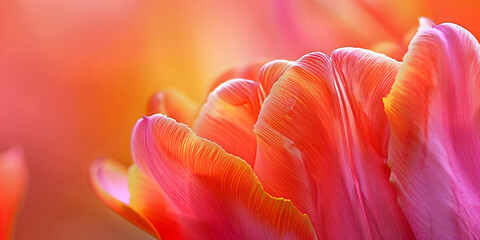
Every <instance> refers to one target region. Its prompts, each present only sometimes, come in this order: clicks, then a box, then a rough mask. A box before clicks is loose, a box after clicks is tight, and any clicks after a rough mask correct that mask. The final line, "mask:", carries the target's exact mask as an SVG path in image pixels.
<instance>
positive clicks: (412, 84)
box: [384, 19, 480, 239]
mask: <svg viewBox="0 0 480 240" xmlns="http://www.w3.org/2000/svg"><path fill="white" fill-rule="evenodd" d="M421 24H422V26H421V27H420V28H419V30H418V33H417V34H416V36H415V37H414V39H413V40H412V42H411V44H410V46H409V50H408V53H407V54H406V56H405V57H404V63H403V65H402V68H401V69H400V72H399V74H398V76H397V78H396V82H395V84H394V86H393V88H392V92H391V94H390V95H389V96H388V97H387V98H386V99H385V100H384V102H385V109H386V112H387V116H388V120H389V122H390V126H391V137H390V146H389V159H388V164H389V166H390V168H391V170H392V173H391V176H390V179H391V181H392V183H393V185H394V187H395V190H396V192H397V196H398V201H399V204H400V206H401V207H402V210H403V212H404V213H405V216H406V218H407V219H408V221H409V222H410V225H411V227H412V229H413V231H414V233H415V236H416V237H417V238H418V239H475V238H478V236H480V137H479V136H480V131H479V125H480V124H479V123H480V118H479V116H480V115H479V112H480V111H479V109H480V82H479V81H480V75H479V74H480V64H479V63H480V57H479V56H480V46H479V44H478V42H477V40H476V39H475V37H474V36H473V35H471V34H470V33H469V32H468V31H466V30H465V29H463V28H461V27H459V26H458V25H454V24H441V25H434V24H433V23H432V22H431V21H429V20H426V19H423V20H422V21H421Z"/></svg>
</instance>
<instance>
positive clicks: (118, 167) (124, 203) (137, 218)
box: [90, 158, 159, 237]
mask: <svg viewBox="0 0 480 240" xmlns="http://www.w3.org/2000/svg"><path fill="white" fill-rule="evenodd" d="M90 184H91V186H92V189H93V191H94V193H95V195H97V197H98V198H100V200H101V201H102V202H103V203H105V204H106V205H107V206H108V207H109V208H111V209H112V210H114V211H115V212H117V213H118V214H120V215H121V216H123V217H124V218H126V219H127V220H128V221H130V222H131V223H133V224H135V225H136V226H138V227H140V228H141V229H143V230H145V231H146V232H148V233H149V234H151V235H153V236H155V237H158V236H159V235H158V233H157V231H156V229H155V227H154V226H153V225H152V224H151V223H150V221H149V220H148V219H147V218H146V217H144V216H143V215H142V214H141V213H138V212H136V211H135V210H133V209H132V208H131V207H130V206H129V203H130V192H129V191H128V178H127V167H126V166H123V165H122V164H120V163H118V162H116V161H114V160H111V159H107V158H100V159H97V160H96V161H95V162H93V163H92V165H91V166H90Z"/></svg>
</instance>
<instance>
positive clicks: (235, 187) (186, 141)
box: [132, 115, 316, 239]
mask: <svg viewBox="0 0 480 240" xmlns="http://www.w3.org/2000/svg"><path fill="white" fill-rule="evenodd" d="M132 149H133V155H134V159H135V162H136V164H137V165H138V166H140V168H143V169H144V170H146V171H148V172H150V173H151V174H152V176H154V178H155V180H156V181H157V182H158V184H159V185H160V186H161V188H162V189H163V190H164V192H165V194H166V195H167V196H168V198H169V199H171V200H172V202H173V203H175V205H176V208H177V210H178V211H179V212H181V213H182V216H184V217H185V218H187V219H191V220H193V221H192V222H194V223H195V224H192V226H190V228H189V231H190V232H192V234H194V235H197V236H202V237H203V238H206V239H252V238H257V239H279V238H292V239H293V238H295V239H315V238H316V236H315V233H314V231H313V228H312V226H311V223H310V220H309V218H308V217H307V216H306V215H303V214H301V213H300V212H299V211H298V210H297V209H296V208H295V207H294V206H293V204H292V203H291V202H290V201H288V200H284V199H277V198H273V197H271V196H269V195H267V194H266V193H265V192H264V191H263V188H262V187H261V185H260V183H259V182H258V180H257V178H256V177H255V175H254V174H253V172H252V169H251V168H250V166H249V165H248V164H247V163H246V162H245V161H243V160H242V159H240V158H237V157H235V156H233V155H230V154H227V153H226V152H225V151H224V150H223V149H222V148H220V147H219V146H218V145H217V144H215V143H213V142H210V141H207V140H205V139H202V138H199V137H197V136H196V135H195V134H194V133H193V132H192V131H191V130H190V129H189V128H188V127H187V126H185V125H183V124H179V123H176V122H175V121H174V120H173V119H170V118H167V117H166V116H163V115H153V116H151V117H145V118H144V119H142V120H139V122H138V123H137V125H136V127H135V130H134V133H133V139H132Z"/></svg>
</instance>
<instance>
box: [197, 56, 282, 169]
mask: <svg viewBox="0 0 480 240" xmlns="http://www.w3.org/2000/svg"><path fill="white" fill-rule="evenodd" d="M289 66H290V62H288V61H272V62H270V63H268V64H266V65H265V66H264V67H262V68H261V70H259V72H258V78H256V79H257V81H258V82H255V81H252V80H245V79H232V80H229V81H227V82H225V83H223V84H221V85H220V86H219V87H218V88H217V89H215V90H214V91H213V92H212V93H211V94H210V96H209V98H208V101H207V103H206V104H205V105H204V106H203V107H202V110H201V111H200V113H199V116H198V118H197V120H196V121H195V124H194V126H193V130H194V131H195V133H196V134H197V135H198V136H199V137H202V138H205V139H208V140H210V141H213V142H215V143H217V144H218V145H220V146H221V147H222V148H223V149H224V150H225V151H226V152H228V153H230V154H233V155H235V156H239V157H240V158H242V159H244V160H245V161H247V162H248V164H250V166H252V167H253V166H254V162H255V153H256V148H257V141H256V136H255V134H254V133H253V125H254V124H255V122H256V121H257V117H258V113H259V112H260V108H261V106H262V103H263V101H264V100H265V98H266V96H267V95H268V94H269V93H270V88H271V87H272V85H273V84H274V83H275V82H276V80H277V79H278V78H279V77H280V75H281V74H283V72H285V70H286V69H287V68H288V67H289Z"/></svg>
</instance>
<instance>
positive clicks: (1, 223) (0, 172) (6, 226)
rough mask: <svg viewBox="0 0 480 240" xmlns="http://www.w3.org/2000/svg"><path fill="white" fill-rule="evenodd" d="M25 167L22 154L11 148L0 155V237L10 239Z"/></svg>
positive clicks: (19, 200)
mask: <svg viewBox="0 0 480 240" xmlns="http://www.w3.org/2000/svg"><path fill="white" fill-rule="evenodd" d="M26 185H27V167H26V165H25V162H24V160H23V154H22V152H21V151H20V150H18V149H11V150H8V151H7V152H4V153H2V154H1V155H0V189H1V191H2V192H1V194H0V239H12V236H13V228H14V225H15V218H16V215H17V212H18V209H19V208H20V204H21V202H22V200H23V197H24V195H25V191H26V187H27V186H26Z"/></svg>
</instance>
